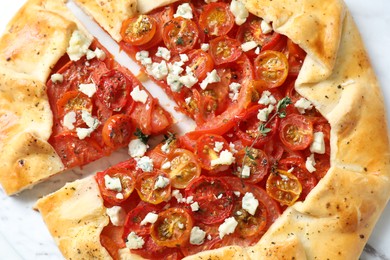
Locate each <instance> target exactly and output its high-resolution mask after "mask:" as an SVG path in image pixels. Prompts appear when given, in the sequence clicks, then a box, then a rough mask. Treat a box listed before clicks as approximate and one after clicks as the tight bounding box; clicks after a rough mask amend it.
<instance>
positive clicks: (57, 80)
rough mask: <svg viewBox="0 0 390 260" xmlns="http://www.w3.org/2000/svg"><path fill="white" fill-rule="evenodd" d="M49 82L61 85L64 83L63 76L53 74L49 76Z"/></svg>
mask: <svg viewBox="0 0 390 260" xmlns="http://www.w3.org/2000/svg"><path fill="white" fill-rule="evenodd" d="M50 79H51V82H53V83H54V84H56V83H62V82H63V81H64V76H63V75H62V74H59V73H54V74H53V75H51V76H50Z"/></svg>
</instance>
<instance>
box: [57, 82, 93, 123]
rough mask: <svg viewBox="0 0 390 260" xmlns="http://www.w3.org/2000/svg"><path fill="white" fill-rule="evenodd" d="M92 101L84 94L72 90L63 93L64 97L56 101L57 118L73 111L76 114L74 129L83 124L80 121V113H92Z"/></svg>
mask: <svg viewBox="0 0 390 260" xmlns="http://www.w3.org/2000/svg"><path fill="white" fill-rule="evenodd" d="M92 107H93V104H92V100H91V99H90V98H89V97H88V96H87V95H85V94H84V93H82V92H80V91H77V90H72V91H68V92H65V93H64V95H63V96H62V97H61V98H60V99H58V100H57V111H58V116H59V117H60V118H61V117H63V116H65V114H67V113H69V112H71V111H73V112H75V113H76V123H75V125H76V127H77V126H81V125H83V124H84V122H83V120H82V119H81V113H82V111H83V110H84V111H87V112H89V113H92Z"/></svg>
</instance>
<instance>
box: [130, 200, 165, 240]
mask: <svg viewBox="0 0 390 260" xmlns="http://www.w3.org/2000/svg"><path fill="white" fill-rule="evenodd" d="M159 211H161V207H159V206H157V205H152V204H149V203H144V202H140V203H139V204H138V206H137V207H135V208H134V209H132V210H131V211H129V213H127V216H126V220H125V224H124V231H123V239H124V240H126V238H127V236H128V235H129V234H130V233H131V232H135V233H136V234H137V235H138V236H147V235H149V234H150V226H151V225H150V223H148V224H146V225H141V222H142V220H144V218H145V216H146V215H147V214H148V213H149V212H152V213H158V212H159Z"/></svg>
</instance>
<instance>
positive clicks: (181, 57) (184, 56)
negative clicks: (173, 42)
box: [179, 53, 190, 66]
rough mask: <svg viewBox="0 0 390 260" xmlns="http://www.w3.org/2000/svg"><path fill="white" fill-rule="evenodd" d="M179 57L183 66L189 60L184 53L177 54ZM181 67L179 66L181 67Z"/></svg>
mask: <svg viewBox="0 0 390 260" xmlns="http://www.w3.org/2000/svg"><path fill="white" fill-rule="evenodd" d="M179 56H180V61H181V62H183V65H184V62H187V61H189V60H190V58H189V57H188V55H187V54H185V53H183V54H179ZM183 65H181V66H183Z"/></svg>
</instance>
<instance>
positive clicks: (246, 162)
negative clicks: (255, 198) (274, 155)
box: [235, 148, 270, 183]
mask: <svg viewBox="0 0 390 260" xmlns="http://www.w3.org/2000/svg"><path fill="white" fill-rule="evenodd" d="M235 157H236V162H237V165H239V166H240V169H241V172H237V174H238V176H239V177H241V178H243V180H245V181H247V182H249V183H258V182H260V181H262V180H263V179H264V177H265V176H266V175H267V174H268V170H269V167H270V162H269V159H268V156H267V154H266V153H265V152H264V151H262V150H260V149H256V148H246V149H242V150H240V151H239V152H238V153H237V154H236V156H235ZM244 166H247V167H249V169H250V170H249V173H250V175H249V177H245V178H244V177H243V176H242V171H243V168H244Z"/></svg>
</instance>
